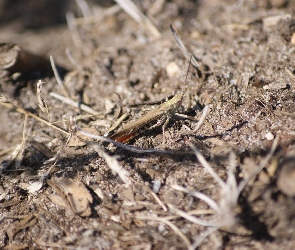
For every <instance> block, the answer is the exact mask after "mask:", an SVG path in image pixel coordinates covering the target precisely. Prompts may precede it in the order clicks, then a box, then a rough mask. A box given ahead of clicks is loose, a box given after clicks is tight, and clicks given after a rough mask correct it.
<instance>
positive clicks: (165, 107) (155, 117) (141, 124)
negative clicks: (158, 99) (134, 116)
mask: <svg viewBox="0 0 295 250" xmlns="http://www.w3.org/2000/svg"><path fill="white" fill-rule="evenodd" d="M182 98H183V93H182V94H176V95H175V96H174V97H173V98H172V99H170V100H169V101H167V102H164V103H162V104H161V105H160V106H158V107H157V108H155V109H153V110H151V111H149V112H148V113H147V114H145V115H144V116H142V117H140V118H139V119H138V120H136V121H134V122H131V123H130V124H128V125H126V126H125V127H124V128H123V129H121V130H119V131H118V132H116V133H114V134H113V135H112V136H110V139H112V140H114V141H117V142H121V143H127V142H128V141H130V140H131V139H133V138H134V137H135V136H137V135H139V134H140V133H142V132H144V131H147V130H150V129H153V128H155V127H158V126H161V125H162V130H163V136H164V130H165V128H166V126H167V124H168V122H169V120H170V118H171V117H172V116H173V115H174V114H175V112H176V111H177V109H178V108H179V107H180V105H181V102H182Z"/></svg>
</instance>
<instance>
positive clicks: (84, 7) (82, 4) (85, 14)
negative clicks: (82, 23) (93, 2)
mask: <svg viewBox="0 0 295 250" xmlns="http://www.w3.org/2000/svg"><path fill="white" fill-rule="evenodd" d="M76 3H77V5H78V6H79V8H80V9H81V11H82V14H83V17H88V16H92V13H91V10H90V8H89V6H88V4H87V2H86V1H85V0H76Z"/></svg>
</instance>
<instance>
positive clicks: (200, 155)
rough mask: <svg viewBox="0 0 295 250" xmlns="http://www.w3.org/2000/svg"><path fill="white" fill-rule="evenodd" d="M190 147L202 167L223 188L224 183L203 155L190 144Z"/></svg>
mask: <svg viewBox="0 0 295 250" xmlns="http://www.w3.org/2000/svg"><path fill="white" fill-rule="evenodd" d="M190 146H191V148H192V149H193V151H194V152H195V155H196V156H197V158H198V160H199V162H200V163H201V164H202V165H203V167H204V168H205V169H206V170H207V171H208V173H209V174H210V175H211V176H212V177H213V178H214V179H215V180H216V181H217V183H218V184H219V185H220V186H221V188H225V186H226V184H225V183H224V181H223V180H222V179H221V178H220V177H219V176H218V175H217V174H216V173H215V171H214V170H213V168H212V167H211V166H210V165H209V163H208V162H207V161H206V160H205V158H204V156H203V155H202V154H201V153H200V152H199V151H198V150H197V149H196V148H195V146H194V145H192V144H190Z"/></svg>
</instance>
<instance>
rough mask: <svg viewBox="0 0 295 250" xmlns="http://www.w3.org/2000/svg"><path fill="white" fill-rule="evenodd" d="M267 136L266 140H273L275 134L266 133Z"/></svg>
mask: <svg viewBox="0 0 295 250" xmlns="http://www.w3.org/2000/svg"><path fill="white" fill-rule="evenodd" d="M265 138H266V140H268V141H272V140H273V139H274V138H275V137H274V135H273V134H272V133H271V132H268V133H267V134H266V135H265Z"/></svg>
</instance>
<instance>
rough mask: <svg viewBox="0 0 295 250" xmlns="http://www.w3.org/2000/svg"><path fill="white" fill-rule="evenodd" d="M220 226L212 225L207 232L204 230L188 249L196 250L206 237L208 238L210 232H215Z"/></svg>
mask: <svg viewBox="0 0 295 250" xmlns="http://www.w3.org/2000/svg"><path fill="white" fill-rule="evenodd" d="M217 229H218V228H216V227H210V228H208V229H207V230H206V231H205V232H202V233H201V234H200V235H198V237H197V238H196V239H195V241H194V243H193V244H192V245H191V246H190V247H189V248H188V250H195V249H196V248H197V247H198V246H199V245H200V244H201V243H202V242H203V240H204V239H206V238H207V237H208V236H209V235H210V234H212V233H213V232H215V231H216V230H217Z"/></svg>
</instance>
